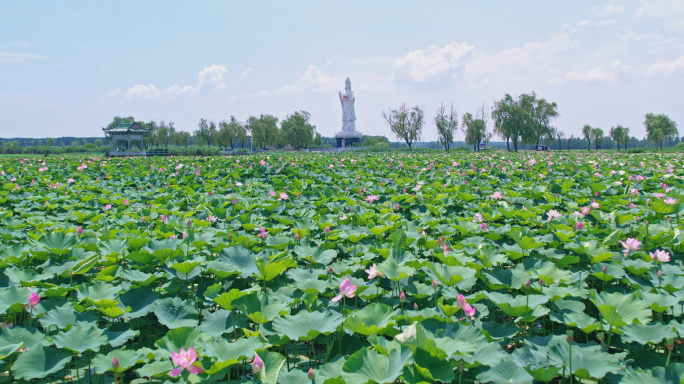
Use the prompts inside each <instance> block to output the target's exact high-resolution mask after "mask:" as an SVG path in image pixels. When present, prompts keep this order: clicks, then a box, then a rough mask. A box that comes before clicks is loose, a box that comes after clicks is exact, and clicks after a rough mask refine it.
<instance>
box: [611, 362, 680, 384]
mask: <svg viewBox="0 0 684 384" xmlns="http://www.w3.org/2000/svg"><path fill="white" fill-rule="evenodd" d="M682 377H684V364H682V363H674V364H670V365H669V366H668V367H653V368H651V369H650V370H648V371H642V370H638V371H635V370H634V369H632V368H631V367H628V368H627V370H626V371H625V374H624V375H623V376H622V377H620V381H619V383H620V384H644V383H649V384H650V383H653V384H672V383H675V384H677V383H681V380H682Z"/></svg>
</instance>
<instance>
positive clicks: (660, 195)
mask: <svg viewBox="0 0 684 384" xmlns="http://www.w3.org/2000/svg"><path fill="white" fill-rule="evenodd" d="M653 196H655V197H656V198H657V199H662V198H663V197H665V195H663V194H662V193H654V194H653Z"/></svg>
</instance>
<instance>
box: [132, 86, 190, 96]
mask: <svg viewBox="0 0 684 384" xmlns="http://www.w3.org/2000/svg"><path fill="white" fill-rule="evenodd" d="M193 90H194V89H193V88H192V87H191V86H189V85H185V86H182V87H181V86H180V85H178V84H174V85H172V86H170V87H167V88H162V89H158V88H157V87H156V86H154V85H152V84H150V85H142V84H138V85H134V86H132V87H131V88H128V90H127V91H126V95H125V96H126V98H136V99H141V100H148V99H156V98H160V97H172V96H178V95H184V94H189V93H192V92H193Z"/></svg>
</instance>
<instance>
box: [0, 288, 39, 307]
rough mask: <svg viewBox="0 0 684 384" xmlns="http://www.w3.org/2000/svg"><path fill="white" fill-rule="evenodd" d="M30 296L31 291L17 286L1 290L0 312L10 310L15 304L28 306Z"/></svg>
mask: <svg viewBox="0 0 684 384" xmlns="http://www.w3.org/2000/svg"><path fill="white" fill-rule="evenodd" d="M30 295H31V291H29V290H28V289H26V288H20V287H17V286H13V287H9V288H7V289H3V290H0V311H2V312H5V311H6V310H7V309H8V308H10V307H11V306H13V305H15V304H20V305H26V304H28V299H29V296H30Z"/></svg>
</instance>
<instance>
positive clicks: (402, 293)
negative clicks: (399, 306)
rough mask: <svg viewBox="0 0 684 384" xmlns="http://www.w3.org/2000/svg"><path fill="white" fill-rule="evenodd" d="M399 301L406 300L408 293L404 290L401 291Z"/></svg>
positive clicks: (403, 301)
mask: <svg viewBox="0 0 684 384" xmlns="http://www.w3.org/2000/svg"><path fill="white" fill-rule="evenodd" d="M399 302H400V303H405V302H406V294H405V293H404V291H401V293H400V294H399Z"/></svg>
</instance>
